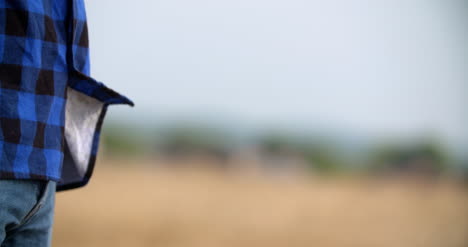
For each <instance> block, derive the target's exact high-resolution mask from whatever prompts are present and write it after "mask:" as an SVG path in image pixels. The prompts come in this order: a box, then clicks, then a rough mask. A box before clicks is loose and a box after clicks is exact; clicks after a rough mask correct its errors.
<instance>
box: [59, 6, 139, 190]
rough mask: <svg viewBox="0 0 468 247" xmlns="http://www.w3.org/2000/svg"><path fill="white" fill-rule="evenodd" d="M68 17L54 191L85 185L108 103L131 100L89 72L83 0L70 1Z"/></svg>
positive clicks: (90, 172)
mask: <svg viewBox="0 0 468 247" xmlns="http://www.w3.org/2000/svg"><path fill="white" fill-rule="evenodd" d="M72 7H73V10H72V12H71V13H72V16H71V20H72V21H70V28H71V36H70V39H69V49H68V52H69V53H68V54H67V56H68V59H67V60H68V63H69V70H70V71H69V78H68V86H67V92H66V93H67V102H66V106H65V130H64V132H65V135H64V138H65V141H64V159H63V163H62V176H61V181H60V182H59V183H58V187H57V191H62V190H68V189H73V188H78V187H82V186H84V185H86V184H87V183H88V181H89V179H90V178H91V175H92V173H93V169H94V166H95V163H96V156H97V153H98V146H99V138H100V133H101V128H102V124H103V121H104V118H105V116H106V112H107V109H108V107H109V106H110V105H115V104H126V105H130V106H134V103H133V102H132V101H131V100H130V99H128V98H127V97H125V96H124V95H122V94H119V93H117V92H116V91H114V90H112V89H111V88H109V87H107V86H106V85H105V84H103V83H102V82H98V81H96V80H95V79H94V78H92V77H91V76H90V75H89V67H90V66H89V48H88V32H87V23H86V15H85V12H84V11H85V10H84V2H83V0H74V1H73V6H72Z"/></svg>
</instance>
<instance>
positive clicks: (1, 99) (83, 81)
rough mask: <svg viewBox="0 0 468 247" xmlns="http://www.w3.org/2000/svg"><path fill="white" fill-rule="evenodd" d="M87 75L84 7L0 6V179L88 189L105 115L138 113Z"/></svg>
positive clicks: (71, 1)
mask: <svg viewBox="0 0 468 247" xmlns="http://www.w3.org/2000/svg"><path fill="white" fill-rule="evenodd" d="M89 71H90V64H89V51H88V31H87V22H86V13H85V7H84V0H0V179H40V180H54V181H57V182H58V189H57V190H65V189H71V188H77V187H81V186H84V185H85V184H86V183H87V182H88V180H89V178H90V176H91V174H92V171H93V167H94V164H95V161H96V154H97V150H98V144H99V136H100V130H101V126H102V123H103V119H104V117H105V115H106V111H107V107H108V106H109V105H111V104H128V105H131V106H133V102H132V101H131V100H129V99H128V98H126V97H125V96H123V95H121V94H119V93H117V92H115V91H113V90H112V89H110V88H108V87H106V86H105V85H104V84H103V83H101V82H98V81H96V80H94V79H93V78H91V77H90V76H89Z"/></svg>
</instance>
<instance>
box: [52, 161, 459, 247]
mask: <svg viewBox="0 0 468 247" xmlns="http://www.w3.org/2000/svg"><path fill="white" fill-rule="evenodd" d="M125 162H126V161H119V162H117V161H98V167H97V168H96V171H95V173H94V176H93V179H92V180H91V183H90V184H89V185H88V186H87V187H85V188H83V189H79V190H75V191H70V192H64V193H59V194H58V195H57V203H56V205H57V211H56V221H55V229H54V245H53V246H61V247H76V246H88V247H95V246H100V247H105V246H113V247H114V246H162V247H166V246H167V247H231V246H236V247H250V246H252V247H260V246H268V247H279V246H288V247H289V246H298V247H299V246H301V247H302V246H304V247H305V246H324V247H335V246H336V247H338V246H357V247H365V246H379V247H387V246H388V247H389V246H395V247H396V246H398V247H405V246H407V247H419V246H421V247H432V246H434V247H435V246H437V247H439V246H440V247H466V246H468V193H467V191H466V190H464V189H463V188H462V187H461V186H460V185H457V184H455V183H453V182H448V181H437V182H435V181H434V182H430V183H428V182H421V181H414V180H401V179H400V180H393V181H392V180H386V181H383V180H375V179H356V178H333V179H332V178H329V179H324V178H318V177H317V178H316V177H304V176H293V175H289V176H285V177H278V176H261V175H258V174H255V173H241V172H238V173H230V174H226V173H223V172H215V171H207V170H205V169H199V170H197V169H195V171H194V170H192V171H187V170H178V171H173V170H172V171H169V170H167V169H156V168H152V167H150V166H149V165H148V164H147V165H145V161H133V162H132V163H134V162H137V163H139V165H134V164H133V165H132V166H125V165H123V164H118V163H125ZM111 163H112V164H111ZM146 163H147V162H146ZM111 165H112V166H111Z"/></svg>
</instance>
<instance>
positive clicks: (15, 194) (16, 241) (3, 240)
mask: <svg viewBox="0 0 468 247" xmlns="http://www.w3.org/2000/svg"><path fill="white" fill-rule="evenodd" d="M55 187H56V182H54V181H40V180H0V247H31V246H37V247H49V246H50V245H51V237H52V225H53V218H54V207H55V189H56V188H55Z"/></svg>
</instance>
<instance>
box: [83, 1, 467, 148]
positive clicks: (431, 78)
mask: <svg viewBox="0 0 468 247" xmlns="http://www.w3.org/2000/svg"><path fill="white" fill-rule="evenodd" d="M86 3H87V11H88V22H89V23H88V24H89V30H90V42H91V43H90V46H91V64H92V76H93V77H94V78H96V79H97V80H99V81H102V82H103V83H105V84H106V85H107V86H109V87H111V88H113V89H115V90H116V91H118V92H121V93H123V94H124V95H126V96H128V97H129V98H131V99H132V100H133V101H134V102H135V104H136V106H135V108H130V107H127V106H112V107H111V109H110V110H109V113H108V118H109V119H112V120H114V121H118V120H124V119H125V120H127V121H128V120H129V119H130V120H131V121H139V122H149V121H156V122H157V121H159V120H160V121H165V120H168V119H171V118H175V117H180V116H190V117H192V118H203V119H205V120H207V119H208V120H213V121H218V120H226V121H230V122H238V123H250V124H254V125H255V124H256V125H269V124H273V125H274V124H278V125H285V126H292V127H294V126H308V125H310V126H315V125H317V126H334V127H337V128H341V129H345V130H349V131H358V132H365V133H368V134H370V135H382V136H385V135H386V136H392V135H399V136H407V135H418V134H421V133H423V134H427V133H430V134H434V135H437V136H440V137H441V138H442V139H443V140H444V141H445V142H447V143H449V144H450V145H452V146H456V147H458V148H459V150H462V146H463V145H467V144H468V130H467V128H466V124H467V122H468V110H467V108H466V106H467V103H468V99H467V97H466V96H467V89H468V84H467V83H468V46H467V45H466V44H468V18H467V16H468V15H467V14H468V4H467V3H466V1H464V0H444V1H438V0H411V1H410V0H394V1H387V0H367V1H366V0H328V1H317V0H282V1H280V0H235V1H234V0H231V1H226V0H198V1H194V0H171V1H161V0H132V1H128V0H93V1H90V0H89V1H86Z"/></svg>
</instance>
